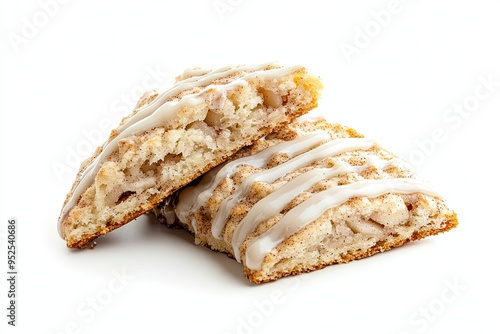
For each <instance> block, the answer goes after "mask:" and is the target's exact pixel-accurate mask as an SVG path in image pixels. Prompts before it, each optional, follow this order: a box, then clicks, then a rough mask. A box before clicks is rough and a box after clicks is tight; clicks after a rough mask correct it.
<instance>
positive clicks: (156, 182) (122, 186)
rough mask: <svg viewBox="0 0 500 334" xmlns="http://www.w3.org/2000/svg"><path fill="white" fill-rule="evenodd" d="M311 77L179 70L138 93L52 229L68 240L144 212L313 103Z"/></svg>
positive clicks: (259, 69)
mask: <svg viewBox="0 0 500 334" xmlns="http://www.w3.org/2000/svg"><path fill="white" fill-rule="evenodd" d="M321 88H322V86H321V83H320V81H319V79H318V78H317V77H315V76H313V75H310V74H309V73H307V71H306V70H305V68H304V67H303V66H291V67H280V66H279V65H277V64H274V63H269V64H261V65H254V66H235V67H231V66H228V67H224V68H221V69H218V70H213V71H203V70H200V69H196V70H190V71H186V72H185V73H184V74H183V75H181V76H179V77H178V78H177V82H176V83H175V84H174V86H173V87H172V88H170V89H169V90H167V91H165V92H163V93H161V94H159V93H156V92H150V93H147V94H145V95H144V96H143V97H142V98H141V100H140V101H139V103H138V104H137V107H136V108H135V110H134V111H133V113H132V114H131V115H130V116H128V117H126V118H124V119H123V120H122V122H121V124H120V126H119V127H118V128H117V129H115V130H113V131H112V133H111V135H110V137H109V139H108V140H107V142H106V143H104V144H103V145H102V146H101V147H99V148H98V149H97V151H96V153H95V154H94V156H93V157H91V158H90V159H88V160H87V161H85V162H84V163H83V164H82V166H81V168H80V171H79V173H78V176H77V179H76V181H75V183H74V184H73V187H72V189H71V191H70V192H69V194H68V195H67V197H66V200H65V203H64V205H63V208H62V211H61V214H60V217H59V224H58V227H59V234H60V236H61V237H62V238H63V239H64V240H65V241H66V244H67V246H68V247H80V248H83V247H86V246H87V245H88V244H89V242H90V241H92V240H94V239H95V238H96V237H98V236H100V235H104V234H106V233H108V232H109V231H111V230H113V229H115V228H117V227H120V226H122V225H124V224H125V223H127V222H129V221H131V220H132V219H134V218H136V217H138V216H139V215H141V214H143V213H145V212H147V211H148V210H150V209H152V208H153V207H155V206H156V205H158V204H159V203H160V202H161V201H162V200H163V199H165V198H166V197H167V196H168V195H170V194H171V193H172V192H174V191H175V190H177V189H179V188H180V187H182V186H184V185H186V184H188V183H189V182H191V181H192V180H194V179H195V178H196V177H198V176H199V175H201V174H202V173H204V172H206V171H208V170H210V169H211V168H212V167H214V166H216V165H218V164H220V163H221V162H223V161H225V160H226V159H227V158H228V157H229V156H231V155H232V154H233V153H235V152H236V151H237V150H239V149H240V148H242V147H244V146H246V145H250V144H251V143H252V142H253V141H254V140H256V139H258V138H260V137H262V136H264V135H266V134H268V133H270V132H271V131H273V130H275V129H277V128H279V127H281V126H283V125H284V124H287V123H289V122H290V121H291V120H293V119H295V118H296V117H298V116H300V115H302V114H304V113H306V112H308V111H309V110H311V109H313V108H315V107H316V106H317V100H318V97H319V90H320V89H321Z"/></svg>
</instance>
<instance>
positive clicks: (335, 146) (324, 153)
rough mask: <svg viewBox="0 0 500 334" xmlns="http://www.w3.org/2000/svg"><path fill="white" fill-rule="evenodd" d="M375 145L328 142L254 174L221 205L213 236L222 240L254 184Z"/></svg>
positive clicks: (356, 141) (363, 141) (358, 140)
mask: <svg viewBox="0 0 500 334" xmlns="http://www.w3.org/2000/svg"><path fill="white" fill-rule="evenodd" d="M374 145H375V142H374V141H373V140H371V139H366V138H341V139H337V140H332V141H329V142H326V143H325V144H323V145H321V146H318V147H316V148H314V149H312V150H310V151H308V152H307V154H301V155H299V156H297V157H295V158H293V159H290V160H288V161H287V162H285V163H283V164H281V165H278V166H276V167H273V168H270V169H267V170H264V171H262V172H260V173H256V174H253V175H251V176H249V177H248V178H246V179H245V181H243V183H242V184H241V185H240V187H238V188H237V189H236V190H235V191H234V192H233V193H232V194H231V195H230V196H229V197H227V198H226V199H224V201H223V202H222V203H221V205H220V207H219V210H218V211H217V214H216V216H215V217H214V219H213V222H212V234H213V236H214V237H215V238H217V239H221V233H222V230H223V229H224V226H225V225H226V223H227V220H228V218H229V215H230V213H231V210H232V209H233V208H234V207H235V206H236V204H238V202H240V201H241V199H242V198H243V197H244V196H245V195H246V194H247V193H248V191H249V190H250V188H251V186H252V184H254V183H255V182H267V183H271V182H274V181H276V180H277V179H278V178H280V177H282V176H284V175H286V174H288V173H290V172H292V171H295V170H297V169H299V168H302V167H305V166H308V165H310V164H311V163H313V162H314V161H318V160H321V159H325V158H327V157H331V156H335V155H337V154H341V153H344V152H348V151H353V150H366V149H369V148H371V147H373V146H374Z"/></svg>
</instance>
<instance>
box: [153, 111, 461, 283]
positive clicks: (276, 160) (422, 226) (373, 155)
mask: <svg viewBox="0 0 500 334" xmlns="http://www.w3.org/2000/svg"><path fill="white" fill-rule="evenodd" d="M156 212H157V213H158V214H159V215H160V217H161V218H160V219H163V221H167V223H169V224H180V225H181V226H183V227H184V228H186V229H187V230H189V231H191V233H193V234H194V235H195V242H196V243H197V244H201V245H205V246H208V247H210V248H212V249H214V250H217V251H220V252H225V253H227V254H229V255H230V256H231V257H234V258H235V259H236V260H237V261H239V262H241V263H242V264H243V266H244V273H245V275H246V276H247V277H248V278H249V279H250V280H251V281H252V282H255V283H261V282H267V281H271V280H276V279H278V278H280V277H284V276H288V275H294V274H299V273H302V272H308V271H312V270H316V269H320V268H323V267H325V266H328V265H331V264H335V263H344V262H349V261H351V260H355V259H360V258H364V257H367V256H370V255H373V254H375V253H378V252H382V251H385V250H388V249H391V248H394V247H398V246H402V245H404V244H406V243H408V242H410V241H412V240H417V239H422V238H424V237H427V236H430V235H435V234H438V233H440V232H444V231H448V230H450V229H451V228H453V227H455V226H456V225H457V224H458V221H457V218H456V214H455V213H454V212H453V211H451V210H450V209H448V207H447V206H446V205H445V203H444V201H443V199H442V198H441V197H440V195H439V194H438V193H437V192H436V191H435V190H434V189H433V187H432V186H431V185H429V184H428V183H427V182H424V181H421V180H419V179H417V178H416V177H415V175H414V172H413V171H412V169H411V168H410V167H409V166H408V165H407V164H406V163H405V162H403V161H401V160H400V159H398V158H397V157H396V156H395V155H394V154H392V153H390V152H389V151H387V150H385V149H384V148H382V147H380V146H379V145H378V144H377V143H376V142H375V141H373V140H370V139H367V138H364V137H363V136H362V135H360V134H359V133H357V132H356V131H355V130H353V129H351V128H348V127H345V126H341V125H331V124H329V123H327V122H325V121H314V122H310V121H303V120H299V121H296V122H294V123H292V124H290V125H288V126H287V127H285V128H282V129H281V130H280V131H277V132H276V133H272V134H270V135H268V136H267V137H265V138H263V139H261V140H258V141H256V142H255V143H254V144H253V145H252V146H249V147H246V148H244V149H242V150H240V151H239V152H237V153H236V154H235V155H234V156H233V157H232V158H231V160H230V161H229V162H227V163H225V164H223V165H222V166H221V167H218V168H216V169H213V170H212V171H210V172H209V173H207V174H205V176H203V177H202V178H200V180H198V181H197V183H193V185H191V186H190V187H186V188H184V189H182V190H180V191H179V192H177V193H175V194H174V196H172V197H171V198H170V200H169V201H168V203H165V204H163V206H162V207H159V208H158V209H157V210H156Z"/></svg>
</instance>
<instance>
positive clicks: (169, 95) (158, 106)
mask: <svg viewBox="0 0 500 334" xmlns="http://www.w3.org/2000/svg"><path fill="white" fill-rule="evenodd" d="M273 65H275V64H274V63H266V64H260V65H253V66H236V67H230V66H227V67H223V68H220V69H218V70H213V71H210V72H208V73H205V74H203V71H199V72H196V73H186V74H185V75H186V76H190V75H193V76H190V77H188V78H186V79H184V80H181V81H179V82H177V83H176V84H174V85H173V87H172V88H170V89H169V90H167V91H165V92H164V93H162V94H160V95H159V96H157V97H156V99H154V100H153V101H151V102H150V103H148V104H146V105H144V106H142V107H140V108H138V109H137V110H136V113H135V114H133V116H131V117H130V118H128V119H127V120H126V121H125V122H124V123H123V124H122V125H120V126H119V127H118V128H117V129H116V131H117V132H118V135H117V136H116V137H115V138H113V139H112V140H111V141H106V142H105V143H104V144H103V146H102V152H101V153H100V154H99V155H98V156H97V157H96V158H95V159H94V160H93V161H92V162H91V163H90V164H89V165H88V166H87V167H86V168H85V169H84V170H82V171H81V172H80V174H79V175H78V178H77V184H76V187H75V189H73V191H72V192H71V194H70V197H69V199H68V200H67V202H66V203H65V205H64V206H63V208H62V210H61V214H60V216H59V222H58V232H59V235H60V236H62V232H61V224H62V221H63V220H64V219H65V217H66V215H67V214H68V212H69V210H71V208H72V207H73V206H75V205H76V203H77V202H78V200H79V199H80V196H81V195H82V194H83V192H84V191H85V190H86V189H87V188H88V187H90V185H91V184H92V182H94V179H95V176H96V174H97V171H98V170H99V168H100V167H101V165H102V163H104V161H105V160H106V158H108V157H109V155H110V154H111V153H113V152H114V151H116V150H117V148H118V142H119V141H120V140H122V139H124V138H126V137H129V136H132V135H134V134H138V133H142V132H145V131H148V130H150V129H152V128H154V127H156V126H159V125H161V124H162V123H165V122H167V121H169V120H172V119H174V118H175V116H176V115H177V112H178V111H179V110H180V109H181V108H182V107H184V106H191V105H196V104H199V103H201V102H203V99H204V97H203V94H204V93H205V92H206V91H208V90H209V89H215V90H216V91H219V92H224V91H225V90H227V89H230V88H233V87H235V86H238V85H241V86H243V85H247V84H248V80H250V79H252V78H255V77H264V78H272V77H278V76H281V75H286V74H289V73H293V72H295V71H297V70H300V69H301V68H303V66H301V65H296V66H291V67H281V68H275V69H268V70H265V68H268V67H269V66H273ZM239 71H245V72H250V73H247V74H245V75H244V76H242V77H241V78H239V79H236V80H234V81H232V82H230V83H228V84H224V85H214V84H213V81H214V80H216V79H219V78H223V77H226V76H229V75H231V74H233V73H236V72H239ZM195 87H204V88H203V89H202V91H200V92H199V93H196V94H188V95H185V96H183V97H182V98H181V99H178V100H176V99H175V97H176V96H177V95H178V94H179V93H181V92H183V91H185V90H188V89H192V88H195ZM167 100H169V101H167Z"/></svg>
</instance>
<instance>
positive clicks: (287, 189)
mask: <svg viewBox="0 0 500 334" xmlns="http://www.w3.org/2000/svg"><path fill="white" fill-rule="evenodd" d="M401 162H402V161H401V160H399V159H391V160H382V159H379V158H378V157H376V156H374V155H368V157H367V160H366V163H365V164H364V165H362V166H354V167H353V166H351V165H349V164H348V163H346V162H344V161H339V162H337V163H336V165H335V166H334V167H332V168H314V169H312V170H309V171H307V172H305V173H304V174H300V175H299V176H297V177H296V178H294V179H293V180H291V181H290V182H287V183H286V184H285V185H283V186H281V187H280V188H278V189H277V190H275V191H274V192H272V193H271V194H269V195H268V196H266V197H264V198H262V199H261V200H259V201H258V202H257V203H255V204H254V206H253V207H252V208H251V209H250V211H249V212H248V213H247V214H246V216H245V217H244V218H243V220H242V221H241V222H240V223H239V224H238V227H237V228H236V229H235V231H234V233H233V237H232V246H233V252H234V257H235V259H236V260H237V261H238V262H240V248H241V244H242V243H243V242H244V241H245V239H246V238H247V236H248V235H249V234H250V233H251V232H252V231H253V230H254V229H255V227H257V225H258V224H260V223H261V222H263V221H265V220H267V219H269V218H271V217H273V216H275V215H277V214H279V213H280V212H281V210H283V209H284V208H285V207H286V206H287V205H288V204H289V203H290V202H291V201H292V200H293V199H294V198H295V197H297V196H298V195H300V194H301V193H302V192H304V191H306V190H308V189H309V188H311V187H312V186H313V185H314V184H316V183H317V182H319V181H321V180H325V179H328V178H330V177H333V176H337V175H341V174H346V173H353V172H356V173H361V172H362V171H364V170H365V169H368V168H370V167H375V168H377V169H386V168H388V167H392V166H399V165H400V164H401Z"/></svg>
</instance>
